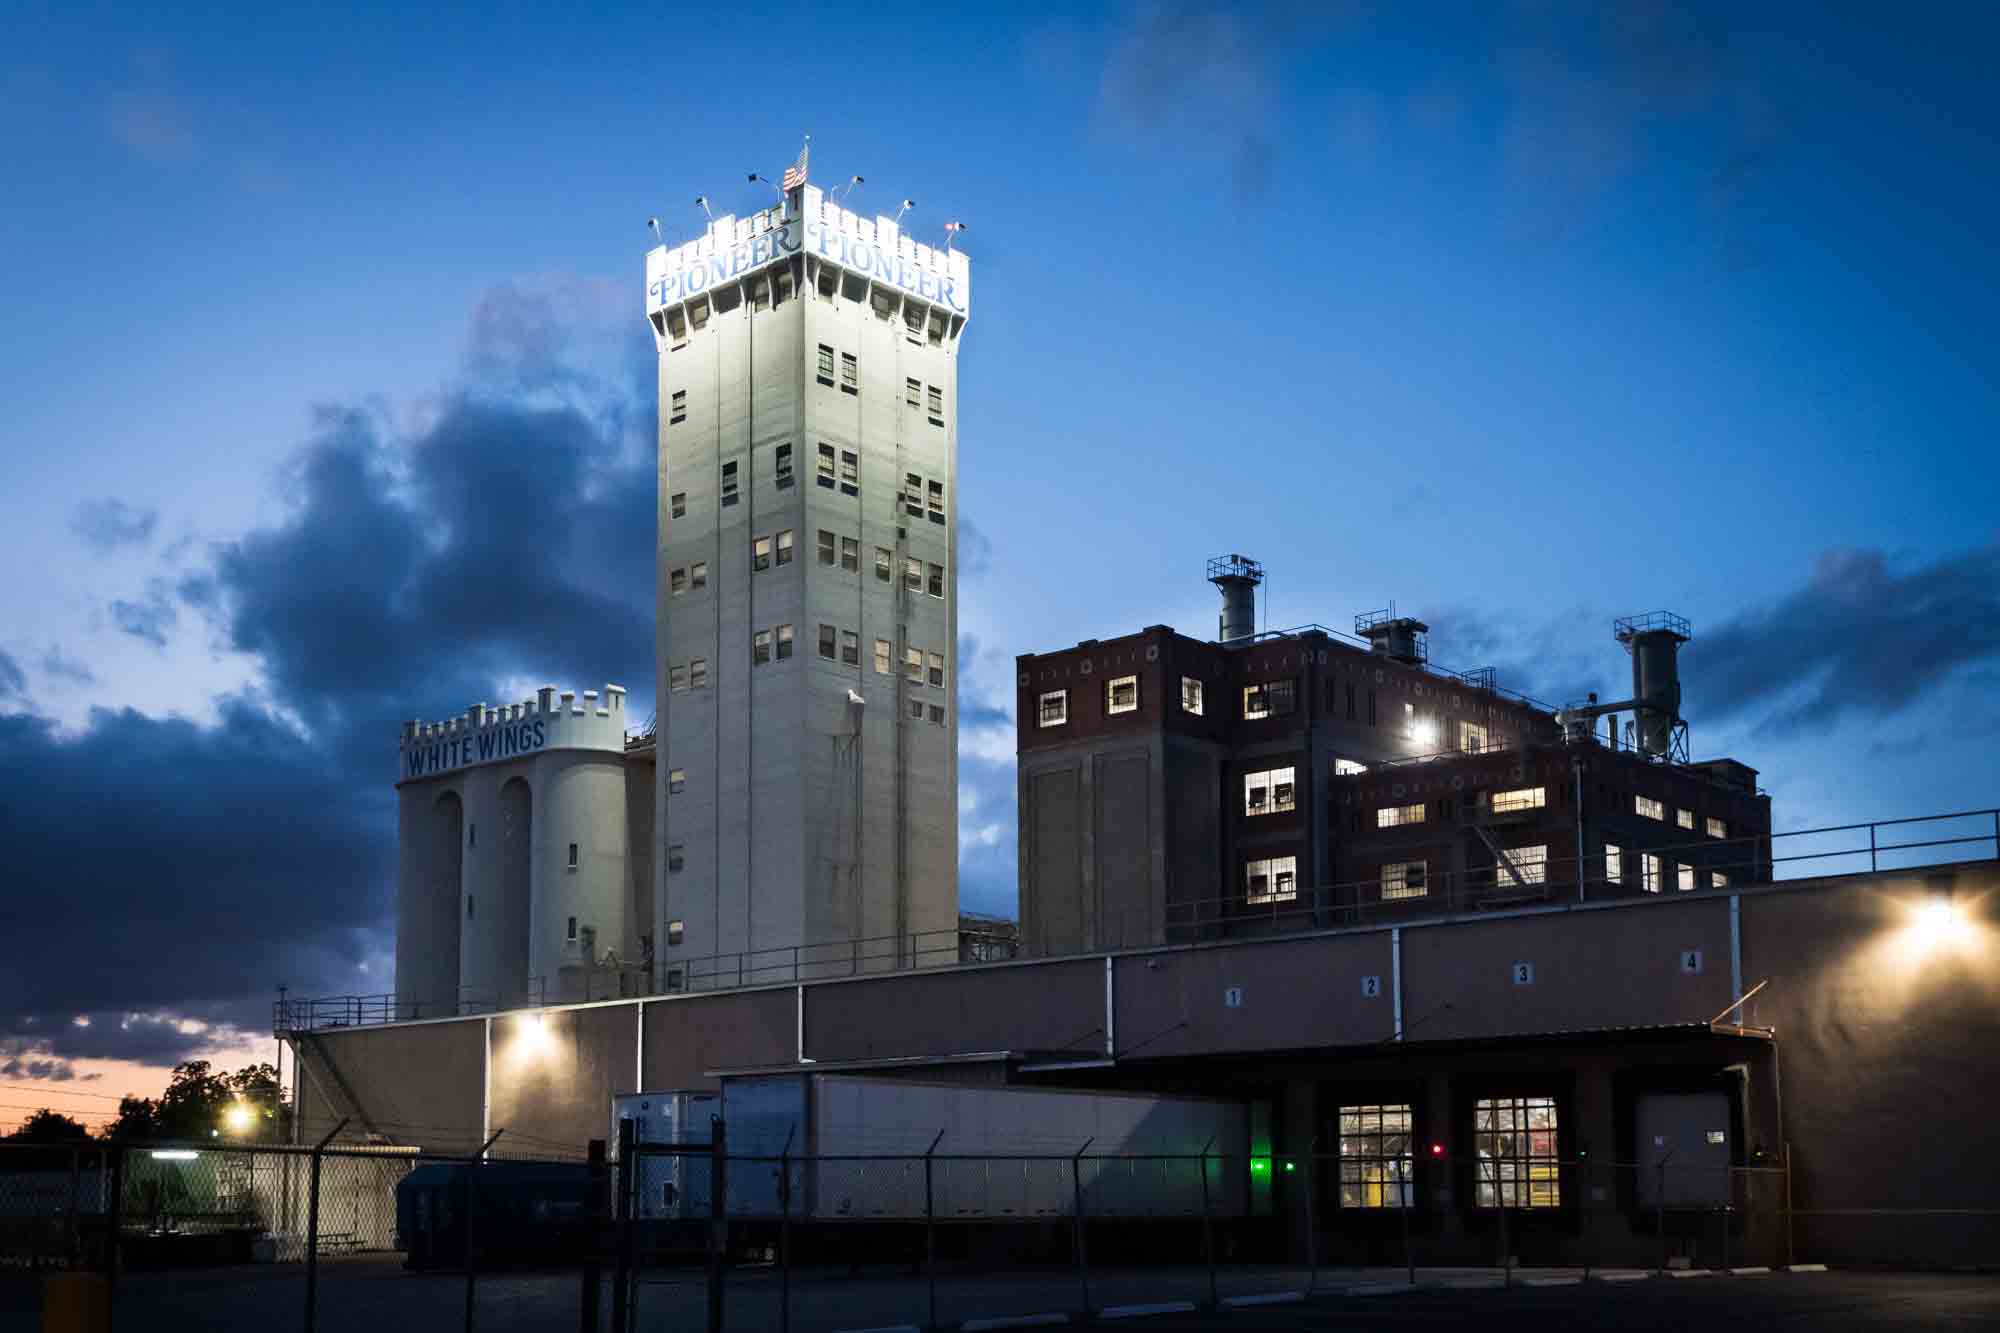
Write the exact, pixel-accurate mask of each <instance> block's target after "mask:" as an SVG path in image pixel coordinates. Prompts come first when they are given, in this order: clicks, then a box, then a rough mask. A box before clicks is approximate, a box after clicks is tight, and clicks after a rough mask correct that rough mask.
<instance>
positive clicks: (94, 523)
mask: <svg viewBox="0 0 2000 1333" xmlns="http://www.w3.org/2000/svg"><path fill="white" fill-rule="evenodd" d="M159 521H160V511H159V510H157V509H140V508H137V507H135V506H133V505H129V504H126V503H125V502H124V501H123V500H118V499H111V498H106V499H102V500H85V501H84V502H83V503H82V504H79V505H78V506H77V507H76V508H75V509H73V510H71V511H70V516H69V528H70V531H71V532H74V533H75V534H76V535H77V536H78V537H81V538H82V539H83V543H84V545H86V546H88V547H90V548H91V549H92V550H93V551H97V552H99V553H100V554H102V553H104V552H107V551H115V550H118V549H119V548H121V547H125V546H143V545H145V544H146V543H147V542H149V541H151V540H152V539H153V529H154V528H155V527H157V526H158V525H159Z"/></svg>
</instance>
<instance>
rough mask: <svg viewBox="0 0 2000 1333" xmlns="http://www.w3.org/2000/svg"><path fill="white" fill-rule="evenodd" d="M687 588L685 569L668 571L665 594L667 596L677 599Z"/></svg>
mask: <svg viewBox="0 0 2000 1333" xmlns="http://www.w3.org/2000/svg"><path fill="white" fill-rule="evenodd" d="M687 587H688V572H687V571H686V570H685V569H680V568H675V569H672V570H669V571H668V573H667V592H668V593H669V594H671V595H672V596H675V597H678V596H680V595H681V594H682V593H684V592H686V591H687Z"/></svg>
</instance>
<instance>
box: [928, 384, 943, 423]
mask: <svg viewBox="0 0 2000 1333" xmlns="http://www.w3.org/2000/svg"><path fill="white" fill-rule="evenodd" d="M929 406H930V417H931V424H932V425H933V426H942V425H943V424H944V390H943V389H940V388H938V386H937V385H935V384H933V385H931V386H930V398H929Z"/></svg>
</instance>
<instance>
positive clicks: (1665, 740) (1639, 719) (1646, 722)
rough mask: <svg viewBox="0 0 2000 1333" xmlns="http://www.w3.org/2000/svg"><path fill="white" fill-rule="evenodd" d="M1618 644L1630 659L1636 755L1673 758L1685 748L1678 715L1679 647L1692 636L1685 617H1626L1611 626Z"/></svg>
mask: <svg viewBox="0 0 2000 1333" xmlns="http://www.w3.org/2000/svg"><path fill="white" fill-rule="evenodd" d="M1611 629H1612V632H1613V633H1614V634H1615V635H1616V636H1617V638H1618V642H1620V643H1622V644H1624V645H1625V650H1626V651H1627V652H1629V653H1630V654H1631V655H1632V704H1633V708H1632V720H1633V722H1634V723H1635V726H1634V728H1633V732H1634V736H1635V739H1636V742H1637V745H1636V748H1637V749H1638V751H1639V753H1641V754H1643V755H1645V756H1646V757H1647V758H1649V759H1661V758H1669V757H1678V758H1681V759H1683V760H1684V759H1685V758H1686V756H1685V754H1679V753H1678V752H1679V751H1683V750H1685V749H1686V746H1687V722H1686V721H1685V720H1684V719H1683V718H1682V717H1681V666H1680V652H1681V645H1682V644H1684V643H1686V642H1687V641H1688V640H1689V639H1690V638H1692V637H1693V635H1692V634H1691V633H1690V632H1689V626H1688V622H1687V620H1686V619H1685V618H1683V617H1681V616H1677V615H1675V614H1674V613H1673V612H1671V611H1654V612H1650V613H1649V614H1647V615H1643V616H1626V617H1624V618H1623V619H1620V620H1615V621H1613V622H1612V623H1611Z"/></svg>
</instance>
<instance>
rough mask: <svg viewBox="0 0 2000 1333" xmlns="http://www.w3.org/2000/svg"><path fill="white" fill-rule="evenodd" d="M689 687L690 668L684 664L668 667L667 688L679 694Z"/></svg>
mask: <svg viewBox="0 0 2000 1333" xmlns="http://www.w3.org/2000/svg"><path fill="white" fill-rule="evenodd" d="M687 687H688V669H687V668H686V667H684V666H670V667H668V668H667V689H668V690H670V691H672V692H673V693H675V694H679V693H681V692H682V691H684V690H686V689H687Z"/></svg>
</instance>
